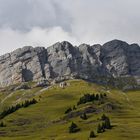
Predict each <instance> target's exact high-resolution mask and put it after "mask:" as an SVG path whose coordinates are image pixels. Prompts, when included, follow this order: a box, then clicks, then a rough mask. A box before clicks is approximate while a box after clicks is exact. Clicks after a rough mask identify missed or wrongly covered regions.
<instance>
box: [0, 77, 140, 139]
mask: <svg viewBox="0 0 140 140" xmlns="http://www.w3.org/2000/svg"><path fill="white" fill-rule="evenodd" d="M67 82H69V84H70V86H67V87H65V88H64V89H62V88H60V87H59V84H58V85H54V86H52V87H50V88H48V89H47V90H42V88H33V89H29V90H19V91H15V92H14V94H12V96H10V97H9V98H8V99H7V100H5V102H4V103H3V107H0V108H1V110H2V109H3V108H4V107H8V106H10V105H11V104H15V103H17V102H19V103H20V102H22V101H24V100H26V99H32V98H34V97H35V98H36V99H37V100H38V103H37V104H34V105H32V106H29V107H27V108H21V109H19V110H17V111H16V112H14V113H12V114H10V115H8V116H7V117H5V118H4V119H3V120H2V121H4V122H5V123H6V127H3V128H0V140H25V139H26V140H43V139H44V140H54V139H55V140H87V139H88V138H89V134H90V132H91V131H94V132H95V134H96V135H97V137H96V138H94V139H95V140H111V139H113V140H129V139H135V140H139V138H140V134H139V131H140V91H130V92H126V93H124V92H122V91H121V90H118V89H113V88H109V87H107V88H106V87H103V86H100V85H96V84H93V83H88V82H85V81H83V80H70V81H67ZM36 93H39V94H36ZM86 93H90V94H92V93H95V94H96V93H106V94H107V98H108V99H107V102H106V104H108V103H111V104H113V105H115V107H116V108H115V109H114V110H112V111H107V110H103V111H102V112H99V113H91V114H87V116H88V119H86V120H82V119H81V118H80V117H74V118H71V119H68V120H63V121H60V120H61V119H62V118H63V117H64V116H65V113H64V112H65V111H66V109H67V108H69V107H73V106H74V105H76V104H77V101H78V100H79V98H80V97H81V96H82V95H84V94H86ZM9 94H10V93H7V95H3V94H0V99H1V100H2V99H4V98H5V97H6V96H8V95H9ZM90 105H92V103H86V104H83V105H80V106H78V107H77V106H76V107H77V109H76V110H75V111H80V110H83V109H84V108H86V107H88V106H90ZM103 105H104V104H103ZM103 105H98V103H97V104H95V106H96V107H99V108H102V106H103ZM107 107H108V106H107ZM1 110H0V111H1ZM103 113H105V114H106V115H107V116H109V118H110V120H111V124H112V125H113V126H114V127H113V128H112V129H111V130H106V132H105V133H102V134H97V133H96V132H97V126H98V124H99V122H100V120H99V118H100V117H101V115H102V114H103ZM71 122H75V123H76V124H77V125H78V127H79V128H80V131H78V132H77V133H74V134H69V132H68V131H69V129H68V128H69V126H70V124H71Z"/></svg>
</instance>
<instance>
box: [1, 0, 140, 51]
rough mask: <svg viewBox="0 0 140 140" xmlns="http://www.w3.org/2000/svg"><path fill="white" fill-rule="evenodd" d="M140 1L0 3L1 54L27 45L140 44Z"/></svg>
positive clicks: (6, 0) (4, 0)
mask: <svg viewBox="0 0 140 140" xmlns="http://www.w3.org/2000/svg"><path fill="white" fill-rule="evenodd" d="M139 7H140V1H139V0H133V1H132V0H116V1H115V0H106V1H105V0H21V1H19V0H12V1H11V0H0V54H3V53H6V52H10V51H12V50H13V49H15V48H19V47H22V46H25V45H33V46H45V47H47V46H50V45H51V44H53V43H55V42H57V41H62V40H67V41H70V42H71V43H74V44H80V43H88V44H94V43H101V44H102V43H104V42H106V41H109V40H112V39H121V40H125V41H127V42H128V43H132V42H136V43H140V40H139V36H140V30H139V29H140V10H139Z"/></svg>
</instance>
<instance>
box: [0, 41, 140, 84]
mask: <svg viewBox="0 0 140 140" xmlns="http://www.w3.org/2000/svg"><path fill="white" fill-rule="evenodd" d="M139 60H140V47H139V46H138V45H137V44H131V45H129V44H127V43H126V42H123V41H119V40H113V41H110V42H107V43H105V44H104V45H102V46H101V45H99V44H97V45H93V46H89V45H87V44H81V45H80V46H78V47H76V46H73V45H72V44H70V43H69V42H66V41H64V42H61V43H59V42H58V43H56V44H54V45H53V46H50V47H48V48H44V47H36V48H33V47H30V46H26V47H23V48H20V49H17V50H15V51H14V52H12V53H9V54H5V55H3V56H1V57H0V86H1V87H2V86H8V85H11V84H16V83H19V82H26V81H39V80H48V81H49V82H51V81H53V80H56V81H63V80H65V79H71V78H81V79H86V80H90V81H94V82H107V79H112V78H118V77H127V78H128V77H131V78H132V77H133V78H134V79H136V80H137V83H140V61H139Z"/></svg>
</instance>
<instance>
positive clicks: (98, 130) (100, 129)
mask: <svg viewBox="0 0 140 140" xmlns="http://www.w3.org/2000/svg"><path fill="white" fill-rule="evenodd" d="M97 133H102V127H101V125H100V124H98V127H97Z"/></svg>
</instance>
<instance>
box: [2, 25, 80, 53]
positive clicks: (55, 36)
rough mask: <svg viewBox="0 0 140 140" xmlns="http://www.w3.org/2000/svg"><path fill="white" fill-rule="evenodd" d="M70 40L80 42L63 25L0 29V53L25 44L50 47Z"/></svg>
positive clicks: (74, 42)
mask: <svg viewBox="0 0 140 140" xmlns="http://www.w3.org/2000/svg"><path fill="white" fill-rule="evenodd" d="M64 40H69V41H70V42H71V43H73V44H78V41H77V40H76V38H74V37H73V36H72V35H71V34H70V33H68V32H66V31H64V30H63V29H62V28H61V27H53V28H45V29H44V28H40V27H34V28H33V29H32V30H30V31H29V32H21V31H18V30H13V29H11V28H3V29H0V54H3V53H8V52H10V51H12V50H14V49H16V48H19V47H23V46H44V47H48V46H49V45H52V44H54V43H56V42H61V41H64Z"/></svg>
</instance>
